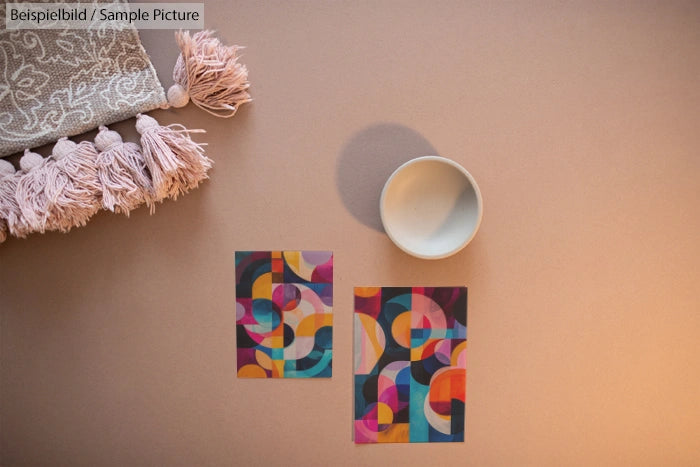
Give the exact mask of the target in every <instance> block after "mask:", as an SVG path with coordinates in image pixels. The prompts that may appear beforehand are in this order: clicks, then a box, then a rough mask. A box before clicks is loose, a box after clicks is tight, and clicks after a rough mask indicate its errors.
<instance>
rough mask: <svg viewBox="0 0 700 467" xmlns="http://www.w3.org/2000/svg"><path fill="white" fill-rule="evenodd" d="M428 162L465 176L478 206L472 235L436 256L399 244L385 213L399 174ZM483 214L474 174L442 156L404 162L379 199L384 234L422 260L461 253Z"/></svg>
mask: <svg viewBox="0 0 700 467" xmlns="http://www.w3.org/2000/svg"><path fill="white" fill-rule="evenodd" d="M428 161H433V162H441V163H443V164H447V165H449V166H452V167H453V168H455V169H457V170H458V171H459V172H461V173H462V175H464V177H465V178H466V179H467V181H468V182H469V184H470V185H471V187H472V188H473V190H474V193H475V195H476V204H477V219H476V223H475V224H474V228H473V229H472V231H471V233H470V234H469V235H468V236H467V237H466V238H465V239H464V241H463V242H462V243H461V244H460V245H458V246H457V247H455V248H453V249H451V250H449V251H446V252H444V253H439V254H434V255H430V254H425V253H421V252H419V251H415V250H412V249H410V248H408V247H407V246H405V245H403V244H401V242H399V241H398V240H397V239H396V237H395V236H394V234H393V232H392V230H391V228H390V227H389V225H388V224H387V220H386V216H385V213H384V205H385V202H386V194H387V191H388V189H389V186H390V185H391V183H392V182H393V181H394V179H395V178H396V177H397V176H398V174H399V173H401V172H402V171H403V170H405V169H406V168H408V167H410V166H412V165H416V164H419V163H421V162H428ZM483 213H484V202H483V198H482V196H481V190H480V189H479V185H478V184H477V183H476V180H475V179H474V177H473V176H472V174H470V173H469V171H468V170H467V169H465V168H464V167H462V166H461V165H460V164H459V163H457V162H455V161H453V160H452V159H448V158H446V157H442V156H421V157H416V158H415V159H411V160H409V161H406V162H404V163H403V164H401V165H400V166H399V167H397V168H396V170H394V172H393V173H392V174H391V175H390V176H389V178H388V179H387V180H386V183H384V188H382V194H381V196H380V198H379V215H380V217H381V220H382V226H383V227H384V232H386V234H387V235H388V236H389V238H390V239H391V241H392V242H393V243H394V245H396V246H398V247H399V248H400V249H401V250H403V251H404V252H406V253H408V254H409V255H411V256H415V257H416V258H421V259H442V258H447V257H448V256H452V255H454V254H456V253H458V252H459V251H461V250H462V249H463V248H464V247H466V246H467V245H468V244H469V242H471V241H472V239H473V238H474V236H475V235H476V232H477V231H478V230H479V227H480V226H481V219H482V217H483Z"/></svg>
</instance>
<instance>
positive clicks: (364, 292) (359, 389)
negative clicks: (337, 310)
mask: <svg viewBox="0 0 700 467" xmlns="http://www.w3.org/2000/svg"><path fill="white" fill-rule="evenodd" d="M466 352H467V288H466V287H356V288H355V443H358V444H359V443H424V442H454V441H464V404H465V396H466V377H467V356H466Z"/></svg>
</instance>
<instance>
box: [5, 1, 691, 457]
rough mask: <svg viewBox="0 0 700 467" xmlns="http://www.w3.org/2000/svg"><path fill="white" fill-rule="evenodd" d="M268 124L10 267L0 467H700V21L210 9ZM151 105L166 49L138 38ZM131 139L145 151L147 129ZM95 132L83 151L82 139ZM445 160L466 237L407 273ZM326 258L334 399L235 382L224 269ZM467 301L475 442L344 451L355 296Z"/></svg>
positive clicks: (676, 12)
mask: <svg viewBox="0 0 700 467" xmlns="http://www.w3.org/2000/svg"><path fill="white" fill-rule="evenodd" d="M205 15H206V17H205V23H206V25H207V26H208V27H209V28H213V29H217V30H218V31H219V33H220V36H221V37H222V38H223V39H224V41H226V42H227V43H239V44H243V45H246V46H247V49H246V51H245V57H244V59H243V60H244V62H245V63H246V64H247V65H248V66H249V68H250V79H251V81H252V83H253V86H252V89H251V91H252V94H253V96H254V98H255V102H254V103H252V104H251V105H248V106H246V107H245V108H243V109H242V110H241V112H240V113H239V114H238V115H237V116H236V117H235V118H234V119H231V120H220V119H216V118H214V117H210V116H209V115H208V114H205V113H204V112H202V111H200V110H199V109H197V108H196V107H193V106H189V107H187V108H185V109H182V110H177V111H161V112H157V113H156V116H157V117H158V118H159V119H160V120H161V122H162V123H171V122H180V123H183V124H185V125H187V126H189V127H201V128H205V129H207V131H208V134H207V135H206V137H205V138H204V139H205V140H206V141H207V142H208V143H209V147H208V153H209V154H210V156H211V157H212V158H214V159H215V160H216V166H215V169H214V170H213V172H212V173H211V180H209V181H208V182H207V183H206V184H205V185H204V186H202V187H201V188H200V189H199V190H197V191H195V192H193V193H191V194H190V195H188V196H185V197H183V198H181V199H180V200H178V201H177V202H167V203H165V204H163V205H162V206H160V207H159V208H158V210H157V212H156V214H155V215H154V216H149V215H148V213H147V212H146V210H144V209H141V210H139V211H137V212H135V213H133V215H132V217H131V218H130V219H126V218H124V217H119V216H116V215H112V214H107V213H100V214H99V215H97V216H96V217H95V218H94V219H93V220H92V221H91V222H90V224H89V225H88V226H87V227H86V228H82V229H79V230H76V231H74V232H72V233H70V234H68V235H61V234H50V235H44V236H40V235H35V236H32V237H31V238H29V239H27V240H24V241H20V240H10V241H8V242H7V243H6V244H4V245H2V246H0V299H1V302H0V306H1V314H0V319H1V323H0V324H1V330H0V332H1V334H0V336H1V343H0V350H1V367H0V377H1V378H0V391H1V399H0V400H1V404H0V422H1V426H0V429H1V437H0V441H1V444H0V448H1V457H0V461H1V462H0V463H2V464H3V465H62V464H63V465H119V466H123V465H130V466H131V465H241V466H243V465H401V466H403V465H447V464H455V465H479V466H483V465H495V466H501V465H536V466H548V465H635V466H638V465H680V466H691V465H700V402H699V400H700V397H699V394H700V339H699V336H700V298H699V289H700V286H699V285H698V284H700V241H699V239H698V238H699V235H698V232H699V231H700V216H699V215H698V214H699V210H698V208H699V206H700V183H699V177H700V157H699V148H700V131H698V129H699V126H698V125H699V122H700V85H699V84H698V77H700V3H698V2H694V1H687V2H683V1H673V2H648V1H630V2H622V1H615V2H589V1H579V2H548V1H547V2H545V1H538V2H519V1H516V2H482V3H473V2H458V1H452V2H427V1H426V2H422V1H419V2H409V1H379V2H326V1H322V2H300V1H293V2H264V3H262V2H261V3H259V2H254V1H246V2H236V3H228V2H223V1H221V2H215V1H211V2H209V1H207V3H206V13H205ZM142 39H143V42H144V46H145V47H146V50H147V51H149V53H150V54H151V55H152V56H153V61H154V63H155V65H156V67H157V69H158V72H159V74H160V76H161V79H162V81H163V83H164V85H166V86H168V85H169V84H170V83H171V78H170V69H171V67H172V65H173V63H174V61H175V57H176V54H177V49H176V47H175V45H174V41H173V39H172V32H171V31H144V32H143V33H142ZM116 128H117V129H119V130H120V131H122V132H123V133H124V134H125V135H127V136H129V137H130V138H131V139H134V137H135V134H134V132H133V129H132V128H133V121H131V122H125V123H123V124H120V125H117V126H116ZM89 136H92V135H88V137H89ZM426 153H437V154H439V155H442V156H446V157H450V158H453V159H455V160H456V161H458V162H460V163H461V164H463V165H464V166H465V167H466V168H467V169H468V170H469V171H471V173H472V174H473V175H474V176H475V177H476V179H477V180H478V182H479V183H480V186H481V190H482V193H483V196H484V200H485V213H484V219H483V224H482V227H481V230H480V232H479V233H478V235H477V236H476V238H475V240H474V241H473V243H472V244H470V245H469V246H468V247H467V248H466V250H464V251H463V252H461V253H460V254H458V255H456V256H454V257H452V258H450V259H446V260H441V261H435V262H429V261H423V260H417V259H412V258H410V257H408V256H407V255H405V254H404V253H402V252H401V251H400V250H398V249H397V248H396V247H395V246H393V245H392V244H391V243H390V241H389V240H388V238H387V237H386V236H385V235H384V234H383V233H381V231H380V230H379V228H378V212H377V208H376V201H377V198H378V193H379V190H380V188H381V185H382V183H383V181H384V179H385V177H386V176H387V175H388V172H390V171H391V170H392V169H393V168H394V167H395V166H397V165H398V164H399V163H400V162H402V161H403V160H406V159H408V158H411V157H413V156H418V155H423V154H426ZM278 248H279V249H332V250H334V251H335V258H336V259H335V284H336V287H335V290H336V292H335V309H334V312H335V329H334V354H335V359H334V363H333V366H334V375H333V378H332V379H330V380H306V381H294V380H275V381H261V380H239V379H236V377H235V362H236V360H235V317H234V264H233V252H234V251H235V250H236V249H278ZM453 284H466V285H468V286H469V320H468V327H469V356H468V383H467V393H468V396H467V399H468V400H467V406H466V411H467V422H466V438H467V439H466V442H465V443H455V444H450V445H444V444H443V445H382V446H359V447H358V446H355V445H353V443H352V441H351V435H352V431H351V429H352V423H351V420H352V405H353V399H352V391H353V388H352V368H351V363H352V287H353V286H354V285H453Z"/></svg>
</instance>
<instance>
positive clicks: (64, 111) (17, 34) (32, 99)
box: [0, 0, 166, 157]
mask: <svg viewBox="0 0 700 467" xmlns="http://www.w3.org/2000/svg"><path fill="white" fill-rule="evenodd" d="M34 1H36V0H34ZM115 3H119V4H123V5H124V7H125V8H126V6H127V5H126V2H123V1H117V2H115ZM0 20H1V21H2V23H1V24H2V26H1V27H3V28H4V24H5V3H4V2H3V3H1V4H0ZM165 103H166V98H165V92H164V91H163V87H162V85H161V83H160V81H159V80H158V77H157V76H156V72H155V70H154V68H153V65H152V64H151V61H150V60H149V58H148V55H146V52H145V50H144V49H143V46H142V45H141V41H140V40H139V36H138V32H137V31H136V29H134V28H124V29H114V28H105V27H104V25H103V24H101V23H99V22H98V21H97V20H96V21H95V22H94V23H93V24H92V25H91V26H90V28H89V29H86V30H13V31H9V30H6V29H2V30H0V157H3V156H7V155H9V154H12V153H15V152H17V151H20V150H23V149H25V148H33V147H37V146H40V145H42V144H46V143H50V142H53V141H56V140H57V139H58V138H60V137H61V136H73V135H77V134H80V133H84V132H86V131H89V130H92V129H94V128H97V127H98V126H99V125H107V124H110V123H113V122H117V121H120V120H124V119H127V118H130V117H133V116H134V115H136V114H137V113H139V112H148V111H150V110H153V109H156V108H158V107H161V106H162V105H164V104H165Z"/></svg>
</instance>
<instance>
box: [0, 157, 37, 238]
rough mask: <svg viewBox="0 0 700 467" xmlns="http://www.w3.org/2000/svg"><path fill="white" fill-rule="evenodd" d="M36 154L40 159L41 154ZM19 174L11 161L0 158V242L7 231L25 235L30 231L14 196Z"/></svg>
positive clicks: (21, 235)
mask: <svg viewBox="0 0 700 467" xmlns="http://www.w3.org/2000/svg"><path fill="white" fill-rule="evenodd" d="M37 156H38V157H39V159H41V156H39V155H38V154H37ZM21 176H22V172H20V171H15V167H14V166H13V165H12V164H11V163H9V162H7V161H6V160H2V159H0V243H2V242H4V241H5V240H6V239H7V234H8V233H11V234H12V235H15V236H17V237H26V236H27V234H28V233H30V232H31V229H30V228H29V226H28V225H27V223H26V222H25V220H24V217H23V216H22V211H21V210H20V208H19V205H18V204H17V198H15V190H16V189H17V182H19V178H20V177H21Z"/></svg>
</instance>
